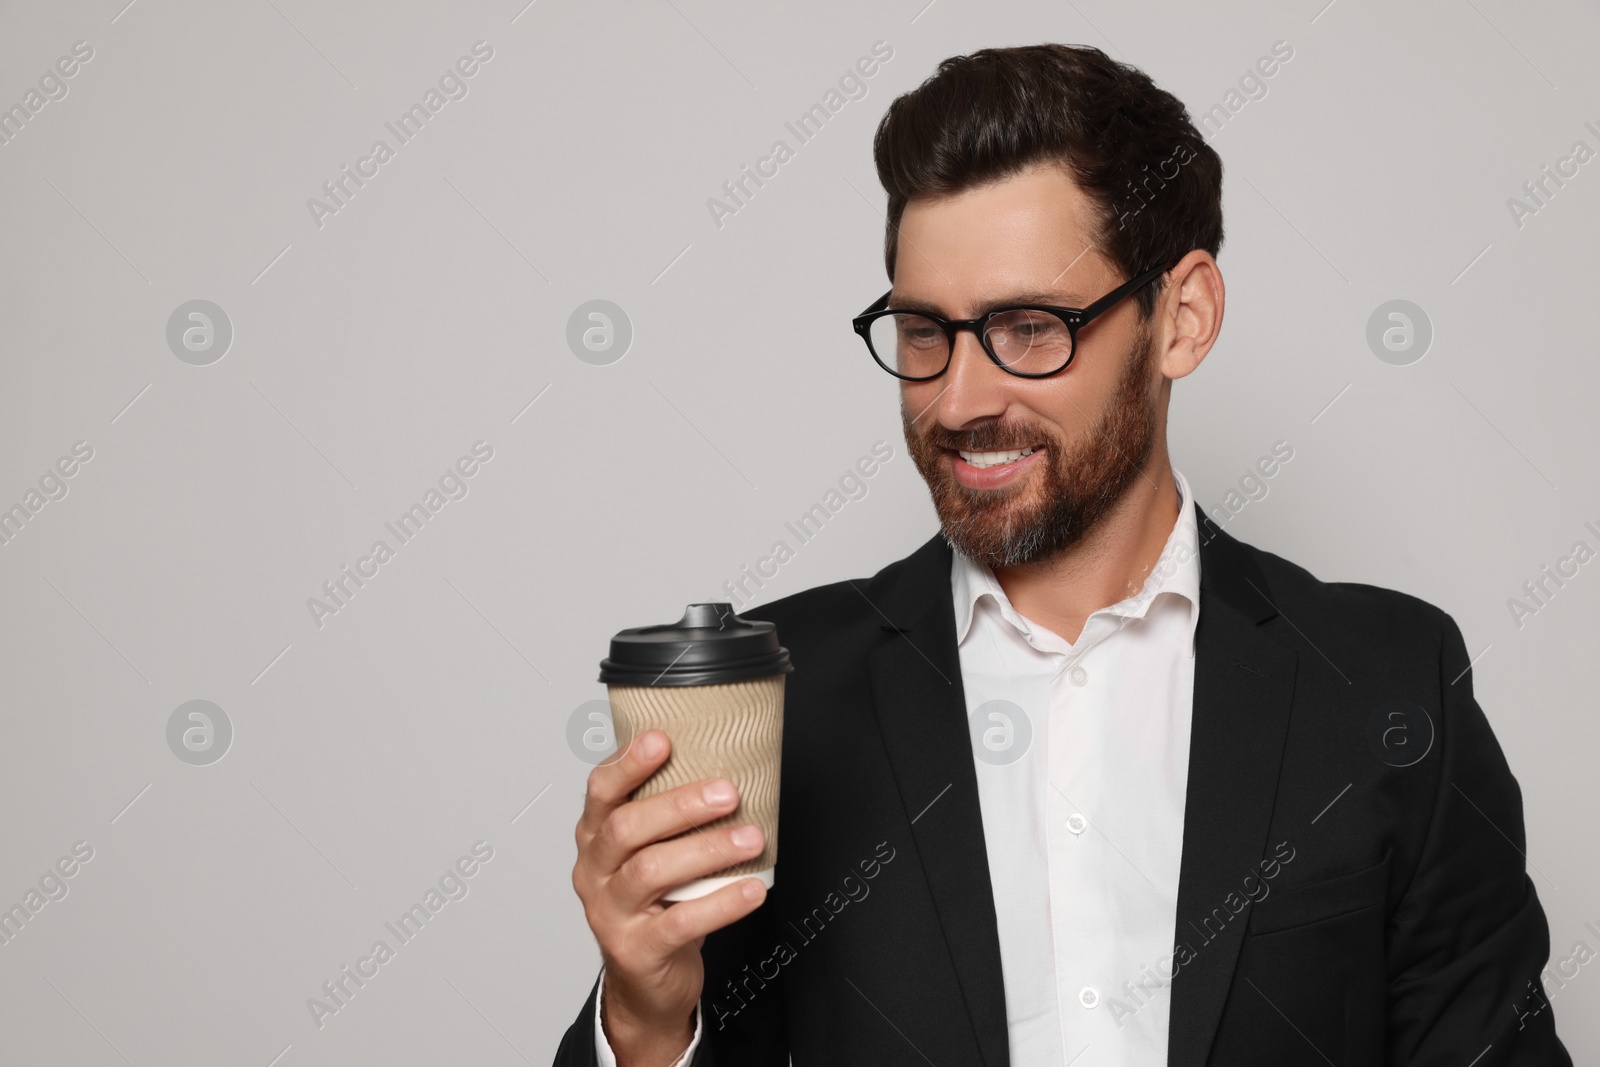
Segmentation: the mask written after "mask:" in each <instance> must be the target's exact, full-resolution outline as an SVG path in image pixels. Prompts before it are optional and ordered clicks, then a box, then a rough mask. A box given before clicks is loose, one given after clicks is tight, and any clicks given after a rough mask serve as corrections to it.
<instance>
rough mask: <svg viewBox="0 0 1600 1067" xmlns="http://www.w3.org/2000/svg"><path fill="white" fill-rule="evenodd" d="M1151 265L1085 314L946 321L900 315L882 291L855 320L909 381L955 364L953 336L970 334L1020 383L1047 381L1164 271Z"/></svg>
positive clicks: (1027, 312) (877, 355) (1029, 311)
mask: <svg viewBox="0 0 1600 1067" xmlns="http://www.w3.org/2000/svg"><path fill="white" fill-rule="evenodd" d="M1168 269H1169V268H1167V267H1154V268H1152V269H1150V270H1147V271H1145V272H1144V273H1143V274H1140V275H1139V276H1137V277H1135V278H1130V279H1129V280H1128V281H1126V282H1125V283H1123V284H1122V285H1119V286H1117V288H1115V289H1113V290H1112V291H1111V292H1109V293H1107V294H1106V295H1105V296H1103V297H1101V298H1100V299H1099V300H1096V301H1095V302H1094V303H1092V304H1090V305H1089V306H1088V307H1086V308H1064V307H1052V306H1050V305H1048V304H1020V305H1016V306H1013V307H1001V308H994V309H993V310H991V311H988V312H985V313H984V314H983V315H982V316H980V317H979V318H976V319H944V318H940V317H939V316H938V315H930V314H928V313H927V312H924V311H899V310H896V309H894V308H891V307H889V306H888V303H889V293H892V292H894V290H893V289H891V290H889V293H884V294H883V295H882V296H881V297H879V298H878V299H877V300H875V301H873V303H872V306H871V307H869V308H867V310H865V311H863V312H862V313H861V314H860V315H858V316H856V317H855V318H854V319H852V320H851V325H853V326H854V327H855V331H856V333H858V334H860V335H861V339H862V340H863V341H865V342H866V344H867V351H868V352H871V353H872V358H873V359H874V360H875V361H876V362H877V364H878V366H880V367H882V368H883V369H884V370H886V371H888V372H889V373H890V374H892V375H894V376H895V377H896V378H899V379H900V380H901V381H906V382H929V381H932V380H933V379H935V378H937V377H939V375H941V374H943V373H944V372H945V369H946V368H948V367H949V366H950V353H951V352H952V351H954V349H955V346H956V334H957V333H959V332H960V331H962V330H971V331H972V332H973V333H975V334H977V336H978V343H979V344H981V345H982V346H983V350H984V351H985V352H987V353H988V354H989V358H990V359H992V360H994V362H995V363H996V364H997V365H998V366H999V367H1000V369H1001V370H1003V371H1005V372H1006V373H1008V374H1015V375H1016V376H1017V377H1019V378H1048V377H1050V376H1051V375H1052V374H1059V373H1061V372H1062V371H1064V370H1066V369H1067V365H1068V364H1069V363H1071V362H1072V357H1073V354H1074V353H1075V352H1076V351H1077V348H1078V331H1079V330H1081V329H1083V327H1085V326H1087V325H1088V324H1089V323H1090V322H1092V321H1094V319H1095V318H1096V317H1098V316H1099V315H1101V314H1103V313H1105V312H1107V311H1109V310H1111V308H1113V307H1115V306H1116V305H1117V304H1118V303H1120V302H1121V301H1123V300H1124V299H1126V298H1127V297H1129V296H1131V295H1133V294H1134V293H1136V292H1138V291H1139V290H1140V289H1141V288H1143V287H1144V286H1146V285H1149V284H1150V283H1151V282H1153V281H1155V280H1156V279H1157V278H1159V277H1161V276H1162V275H1163V274H1165V273H1166V272H1167V270H1168Z"/></svg>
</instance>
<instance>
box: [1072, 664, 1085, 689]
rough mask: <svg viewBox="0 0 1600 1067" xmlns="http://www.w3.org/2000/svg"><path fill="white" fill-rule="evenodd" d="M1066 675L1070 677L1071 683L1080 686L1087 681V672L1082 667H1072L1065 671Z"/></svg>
mask: <svg viewBox="0 0 1600 1067" xmlns="http://www.w3.org/2000/svg"><path fill="white" fill-rule="evenodd" d="M1067 677H1068V678H1069V679H1071V681H1072V684H1073V685H1075V686H1078V687H1080V688H1081V687H1083V686H1085V685H1087V684H1088V683H1089V672H1088V671H1086V670H1084V669H1083V668H1082V667H1074V668H1072V670H1070V671H1068V672H1067Z"/></svg>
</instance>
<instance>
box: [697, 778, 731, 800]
mask: <svg viewBox="0 0 1600 1067" xmlns="http://www.w3.org/2000/svg"><path fill="white" fill-rule="evenodd" d="M700 795H701V796H702V797H704V798H705V801H706V803H707V804H726V803H728V802H729V801H730V800H732V799H733V798H734V797H735V796H737V795H738V793H737V792H735V790H734V788H733V783H732V782H727V781H723V780H721V779H718V780H717V781H715V782H707V783H706V784H705V788H703V789H701V790H700Z"/></svg>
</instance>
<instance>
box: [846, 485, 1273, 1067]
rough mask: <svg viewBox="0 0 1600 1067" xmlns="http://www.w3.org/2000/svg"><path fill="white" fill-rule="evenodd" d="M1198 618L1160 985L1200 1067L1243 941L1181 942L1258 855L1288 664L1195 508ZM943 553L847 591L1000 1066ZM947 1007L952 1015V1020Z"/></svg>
mask: <svg viewBox="0 0 1600 1067" xmlns="http://www.w3.org/2000/svg"><path fill="white" fill-rule="evenodd" d="M1195 521H1196V525H1197V527H1198V539H1199V543H1200V611H1199V620H1198V624H1197V627H1196V632H1195V682H1194V710H1193V720H1192V727H1191V736H1190V749H1189V780H1188V790H1187V796H1186V801H1185V810H1184V834H1183V858H1182V861H1181V869H1180V872H1179V879H1178V916H1177V919H1178V922H1177V936H1178V940H1179V942H1180V943H1183V944H1188V945H1189V946H1190V948H1191V950H1192V954H1191V955H1185V956H1184V960H1185V962H1184V963H1183V965H1182V966H1181V967H1180V968H1179V971H1178V974H1177V977H1176V978H1175V979H1174V981H1173V986H1172V1008H1171V1014H1170V1024H1169V1035H1168V1041H1169V1050H1170V1051H1169V1055H1168V1063H1169V1065H1170V1067H1200V1065H1202V1064H1204V1063H1205V1059H1206V1053H1207V1050H1208V1049H1209V1046H1210V1044H1211V1040H1212V1037H1213V1036H1214V1034H1215V1033H1216V1028H1217V1023H1218V1020H1219V1019H1220V1017H1221V1014H1222V1005H1223V1002H1224V1000H1225V999H1226V997H1227V992H1228V987H1229V985H1230V984H1231V982H1232V977H1233V971H1234V966H1235V964H1236V962H1237V959H1238V954H1239V949H1240V946H1241V944H1242V943H1243V936H1244V925H1245V924H1244V923H1243V922H1234V923H1230V924H1228V925H1227V926H1225V927H1224V928H1223V931H1222V933H1221V934H1219V935H1217V936H1216V937H1214V938H1212V939H1211V940H1210V941H1208V942H1203V941H1201V940H1200V938H1199V937H1198V936H1197V935H1195V934H1191V933H1189V932H1188V930H1189V925H1188V924H1189V923H1191V922H1193V923H1195V924H1197V926H1196V929H1198V924H1199V921H1200V919H1201V918H1203V917H1204V916H1206V915H1209V914H1210V913H1211V910H1212V909H1213V908H1215V907H1222V906H1224V899H1225V898H1226V897H1227V896H1228V895H1229V894H1230V893H1236V892H1237V890H1238V888H1239V886H1240V884H1241V882H1242V880H1243V878H1244V877H1245V876H1246V875H1248V874H1250V873H1251V872H1252V870H1254V869H1255V864H1256V863H1257V861H1258V860H1259V859H1260V858H1261V857H1262V856H1264V855H1265V854H1266V852H1267V848H1268V841H1267V832H1268V829H1269V824H1270V820H1271V815H1272V806H1273V801H1274V798H1275V796H1276V792H1277V781H1278V768H1279V765H1280V763H1281V762H1282V756H1283V743H1284V738H1285V734H1286V731H1287V727H1288V720H1289V714H1288V713H1289V707H1290V702H1291V697H1292V694H1293V688H1294V676H1295V665H1296V656H1295V653H1294V652H1293V651H1292V650H1290V649H1289V648H1287V647H1285V646H1283V645H1280V644H1279V643H1277V642H1276V641H1274V640H1273V639H1272V638H1270V637H1268V636H1267V634H1266V632H1265V631H1264V630H1262V629H1261V624H1262V623H1265V622H1266V621H1267V620H1269V619H1271V618H1273V617H1274V616H1275V615H1276V614H1277V611H1276V609H1275V608H1274V607H1273V603H1272V598H1271V589H1270V587H1269V585H1268V583H1267V580H1266V577H1265V575H1264V574H1263V573H1262V570H1261V568H1260V566H1259V564H1258V563H1257V561H1256V558H1255V557H1256V554H1257V550H1256V549H1253V548H1250V547H1249V546H1246V545H1244V544H1241V543H1240V542H1239V541H1237V540H1235V539H1234V538H1233V537H1230V536H1229V535H1228V534H1226V533H1224V532H1222V530H1221V529H1220V528H1218V527H1217V526H1216V525H1215V524H1214V523H1212V522H1211V520H1210V519H1209V518H1207V516H1206V515H1205V513H1204V512H1203V511H1201V510H1200V509H1199V508H1198V507H1196V508H1195ZM952 555H953V552H952V549H951V547H950V545H949V543H948V542H946V541H945V539H944V536H943V534H942V533H940V534H935V535H934V536H933V537H931V538H930V539H929V540H928V541H926V542H925V543H924V544H923V545H922V546H921V547H920V548H918V549H917V550H916V551H915V552H913V553H912V554H911V555H910V556H907V557H906V558H904V559H902V560H899V561H897V562H896V563H894V564H891V565H890V566H888V567H886V568H884V569H883V570H882V571H880V572H879V573H878V575H877V576H876V577H874V578H873V579H872V580H871V581H870V582H869V583H868V584H867V586H866V588H865V589H859V587H858V591H860V592H861V593H862V595H863V596H864V597H865V598H866V599H867V601H868V602H869V603H870V604H871V605H872V606H873V608H874V609H875V610H876V612H877V613H878V615H879V616H880V623H881V626H882V629H883V630H884V631H885V637H884V640H883V641H882V642H881V643H880V644H879V645H878V646H877V647H876V648H875V649H874V650H873V651H871V652H870V653H869V654H868V663H869V672H870V676H871V685H872V696H873V701H874V704H875V708H876V712H877V719H878V725H879V728H880V730H881V732H882V735H883V739H884V745H885V749H886V751H887V752H888V756H889V760H890V763H891V765H892V767H893V770H894V774H895V781H896V784H897V786H898V788H899V790H900V795H901V801H902V804H903V806H904V809H905V812H906V818H907V819H908V820H909V821H910V824H911V834H912V839H913V841H914V842H915V845H916V853H917V855H918V857H919V860H920V862H921V865H922V869H923V873H924V875H925V877H926V879H927V882H928V885H929V888H930V891H931V894H932V896H933V900H934V905H935V908H936V910H937V912H938V915H939V919H940V926H941V928H942V932H943V934H944V937H945V941H946V943H947V945H948V946H949V950H950V955H951V960H952V963H953V965H954V967H955V971H956V975H957V979H958V982H959V984H960V987H961V990H962V998H963V1001H964V1005H963V1006H964V1008H965V1010H966V1013H967V1015H968V1018H969V1020H970V1022H971V1025H972V1027H973V1031H974V1033H975V1035H976V1038H977V1042H978V1045H979V1048H980V1049H981V1050H982V1055H983V1062H984V1063H985V1064H986V1065H988V1067H1005V1065H1007V1064H1008V1063H1009V1041H1008V1037H1007V1023H1006V1006H1005V995H1004V978H1003V974H1002V970H1001V963H1000V937H999V928H998V924H997V922H996V918H995V910H994V894H993V890H992V886H991V883H990V880H989V868H988V859H987V855H988V854H987V851H986V849H985V846H984V836H983V820H982V814H981V811H980V808H979V800H978V786H977V774H976V772H975V770H974V768H973V758H972V751H971V743H970V741H969V736H970V735H969V733H968V729H967V722H966V702H965V698H964V696H963V690H962V686H961V668H960V660H959V655H958V652H957V646H956V620H955V610H954V600H953V596H952V592H951V582H950V576H951V563H952ZM952 1008H954V1006H952Z"/></svg>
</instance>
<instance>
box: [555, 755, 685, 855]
mask: <svg viewBox="0 0 1600 1067" xmlns="http://www.w3.org/2000/svg"><path fill="white" fill-rule="evenodd" d="M671 751H672V742H671V741H670V740H669V739H668V738H667V735H666V734H664V733H662V732H661V731H660V730H646V731H645V732H644V733H642V734H640V735H639V736H638V737H635V738H634V739H633V741H632V743H631V744H629V745H628V747H627V748H626V749H625V750H623V752H622V753H621V755H619V756H618V757H617V758H616V759H614V760H611V761H609V762H606V763H602V764H601V765H600V766H598V767H596V768H595V769H594V770H592V771H590V772H589V784H588V790H587V792H586V793H585V794H584V800H583V815H582V817H581V818H579V819H578V845H579V847H580V848H581V847H582V846H583V844H584V843H585V842H586V841H588V840H589V838H591V837H593V836H594V835H595V833H596V832H597V831H598V830H599V829H600V824H601V823H603V822H604V821H605V819H606V816H608V815H610V814H611V812H612V810H613V809H615V808H617V807H619V806H620V805H622V804H625V803H627V801H628V794H629V793H631V792H633V791H634V790H635V789H637V788H639V786H640V784H641V783H643V782H644V780H645V779H646V778H649V777H650V776H651V775H652V774H654V773H655V771H656V768H658V767H660V766H661V765H662V764H663V763H665V762H666V759H667V754H668V753H669V752H671Z"/></svg>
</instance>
